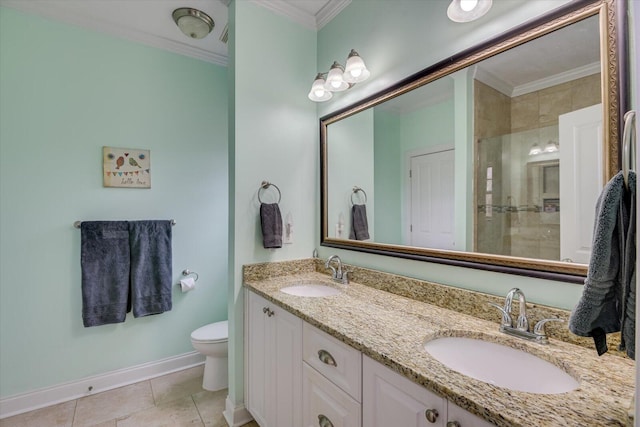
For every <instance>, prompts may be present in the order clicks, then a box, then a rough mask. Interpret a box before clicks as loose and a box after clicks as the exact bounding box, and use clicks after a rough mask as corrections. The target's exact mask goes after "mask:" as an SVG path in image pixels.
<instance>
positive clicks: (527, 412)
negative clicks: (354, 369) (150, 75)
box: [244, 272, 635, 427]
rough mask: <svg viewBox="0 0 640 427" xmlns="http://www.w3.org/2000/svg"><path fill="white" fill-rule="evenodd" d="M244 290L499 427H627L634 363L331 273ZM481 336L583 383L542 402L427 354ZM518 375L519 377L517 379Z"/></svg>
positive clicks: (250, 283) (248, 283)
mask: <svg viewBox="0 0 640 427" xmlns="http://www.w3.org/2000/svg"><path fill="white" fill-rule="evenodd" d="M317 282H323V283H324V284H327V285H328V286H333V287H336V288H339V289H341V290H342V292H341V293H340V294H338V295H335V296H329V297H322V298H308V297H298V296H293V295H288V294H285V293H283V292H280V289H281V288H283V287H286V286H290V285H292V284H303V283H317ZM244 284H245V287H247V288H249V289H251V290H253V291H254V292H256V293H257V294H259V295H261V296H263V297H265V298H266V299H268V300H270V301H273V302H274V303H275V304H277V305H279V306H281V307H282V308H284V309H285V310H287V311H289V312H291V313H293V314H295V315H297V316H299V317H301V318H302V319H303V320H305V321H306V322H308V323H310V324H312V325H313V326H316V327H318V328H319V329H321V330H323V331H325V332H327V333H329V334H330V335H332V336H334V337H336V338H337V339H339V340H341V341H343V342H345V343H346V344H348V345H350V346H352V347H354V348H356V349H357V350H360V351H361V352H362V353H363V354H366V355H367V356H369V357H371V358H372V359H375V360H377V361H378V362H380V363H382V364H384V365H386V366H388V367H390V368H391V369H393V370H394V371H396V372H398V373H400V374H401V375H403V376H405V377H407V378H409V379H410V380H412V381H414V382H416V383H418V384H421V385H423V386H424V387H426V388H427V389H429V390H431V391H433V392H435V393H437V394H439V395H441V396H443V397H445V398H447V399H448V400H449V401H451V402H453V403H455V404H457V405H458V406H460V407H462V408H464V409H466V410H467V411H469V412H471V413H473V414H476V415H478V416H480V417H482V418H484V419H486V420H488V421H490V422H491V423H493V424H495V425H498V426H580V427H584V426H610V425H611V426H626V425H629V416H628V410H629V404H630V402H631V401H632V399H633V393H634V390H635V385H634V381H635V368H634V362H633V361H632V360H630V359H626V358H622V357H619V356H613V355H609V354H605V355H603V356H601V357H598V356H597V354H596V353H595V351H593V350H590V349H587V348H584V347H581V346H578V345H574V344H569V343H566V342H563V341H558V340H555V339H553V338H551V339H550V343H549V344H548V345H541V344H538V343H534V342H528V341H526V340H523V339H519V338H514V337H509V336H507V335H505V334H503V333H500V332H499V331H498V326H499V325H498V323H493V322H489V321H486V320H482V319H479V318H477V317H473V316H469V315H466V314H461V313H458V312H455V311H451V310H448V309H444V308H441V307H438V306H435V305H431V304H427V303H424V302H420V301H416V300H413V299H409V298H406V297H402V296H399V295H395V294H392V293H388V292H385V291H381V290H378V289H374V288H372V287H369V286H364V285H361V284H358V283H355V282H351V283H350V284H348V285H342V284H339V283H336V282H333V281H331V280H330V278H329V277H328V276H327V275H326V274H321V273H318V272H305V273H300V274H294V275H286V276H276V277H268V278H255V280H252V279H251V278H249V279H247V278H245V283H244ZM438 336H464V337H482V338H483V339H486V340H490V341H494V342H498V343H502V344H506V345H508V346H511V347H514V348H518V349H521V350H524V351H527V352H529V353H532V354H534V355H536V356H538V357H541V358H543V359H545V360H547V361H549V362H552V363H553V364H555V365H557V366H559V367H561V368H562V369H564V370H565V371H566V372H568V373H569V374H570V375H572V376H573V377H574V378H576V379H577V380H579V382H580V386H579V388H578V389H576V390H574V391H571V392H568V393H562V394H553V395H542V394H532V393H526V392H519V391H513V390H508V389H504V388H500V387H496V386H493V385H491V384H488V383H485V382H482V381H479V380H475V379H473V378H470V377H467V376H465V375H462V374H460V373H458V372H456V371H453V370H451V369H449V368H447V367H446V366H444V365H443V364H442V363H440V362H438V361H437V360H436V359H434V358H433V357H432V356H431V355H429V354H428V353H427V352H426V351H425V350H424V348H423V345H424V343H425V341H426V340H429V339H432V338H435V337H438ZM514 374H515V373H514Z"/></svg>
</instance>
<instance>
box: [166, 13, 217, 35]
mask: <svg viewBox="0 0 640 427" xmlns="http://www.w3.org/2000/svg"><path fill="white" fill-rule="evenodd" d="M172 16H173V20H174V21H175V23H176V25H177V26H178V28H180V31H182V32H183V33H184V35H185V36H187V37H190V38H192V39H202V38H204V37H206V36H207V34H209V33H210V32H211V30H213V27H214V25H215V23H214V22H213V19H211V17H210V16H209V15H207V14H206V13H204V12H202V11H200V10H198V9H192V8H190V7H181V8H178V9H176V10H174V11H173V13H172Z"/></svg>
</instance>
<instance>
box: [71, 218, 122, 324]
mask: <svg viewBox="0 0 640 427" xmlns="http://www.w3.org/2000/svg"><path fill="white" fill-rule="evenodd" d="M80 233H81V243H80V245H81V250H80V264H81V268H82V321H83V323H84V326H85V327H89V326H99V325H106V324H109V323H120V322H124V319H125V318H126V316H127V311H129V262H130V261H129V260H130V255H129V228H128V225H127V222H126V221H83V222H82V224H81V225H80Z"/></svg>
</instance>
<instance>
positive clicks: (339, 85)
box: [308, 49, 371, 102]
mask: <svg viewBox="0 0 640 427" xmlns="http://www.w3.org/2000/svg"><path fill="white" fill-rule="evenodd" d="M370 75H371V73H370V72H369V70H368V69H367V67H366V66H365V65H364V61H363V60H362V58H361V57H360V55H359V54H358V52H356V51H355V50H354V49H351V52H349V56H348V57H347V63H346V67H343V66H342V65H341V64H340V63H339V62H338V61H334V62H333V65H331V68H330V69H329V71H328V72H327V73H318V75H317V76H316V78H315V80H314V81H313V84H312V85H311V91H310V92H309V95H308V96H309V99H310V100H312V101H315V102H322V101H328V100H329V99H331V98H332V97H333V92H342V91H345V90H347V89H350V88H352V87H353V85H355V84H356V83H360V82H363V81H365V80H366V79H368V78H369V76H370Z"/></svg>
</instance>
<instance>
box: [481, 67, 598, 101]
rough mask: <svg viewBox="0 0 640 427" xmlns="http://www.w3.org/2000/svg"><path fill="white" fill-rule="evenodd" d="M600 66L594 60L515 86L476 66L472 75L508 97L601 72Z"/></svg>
mask: <svg viewBox="0 0 640 427" xmlns="http://www.w3.org/2000/svg"><path fill="white" fill-rule="evenodd" d="M600 68H601V67H600V62H594V63H592V64H587V65H584V66H582V67H578V68H574V69H573V70H569V71H565V72H562V73H559V74H554V75H553V76H549V77H545V78H543V79H539V80H534V81H532V82H529V83H525V84H523V85H519V86H515V87H514V86H511V85H510V84H509V83H507V82H505V81H504V80H502V79H500V78H499V77H497V76H495V75H494V74H492V73H490V72H488V71H487V70H485V69H483V68H481V67H478V66H476V67H475V70H474V74H473V76H474V78H476V79H477V80H479V81H481V82H482V83H484V84H486V85H488V86H491V87H492V88H494V89H495V90H497V91H498V92H500V93H503V94H504V95H507V96H508V97H510V98H515V97H516V96H521V95H526V94H527V93H531V92H536V91H539V90H543V89H547V88H549V87H552V86H557V85H559V84H562V83H567V82H570V81H573V80H576V79H580V78H582V77H587V76H591V75H593V74H597V73H599V72H601V69H600Z"/></svg>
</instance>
